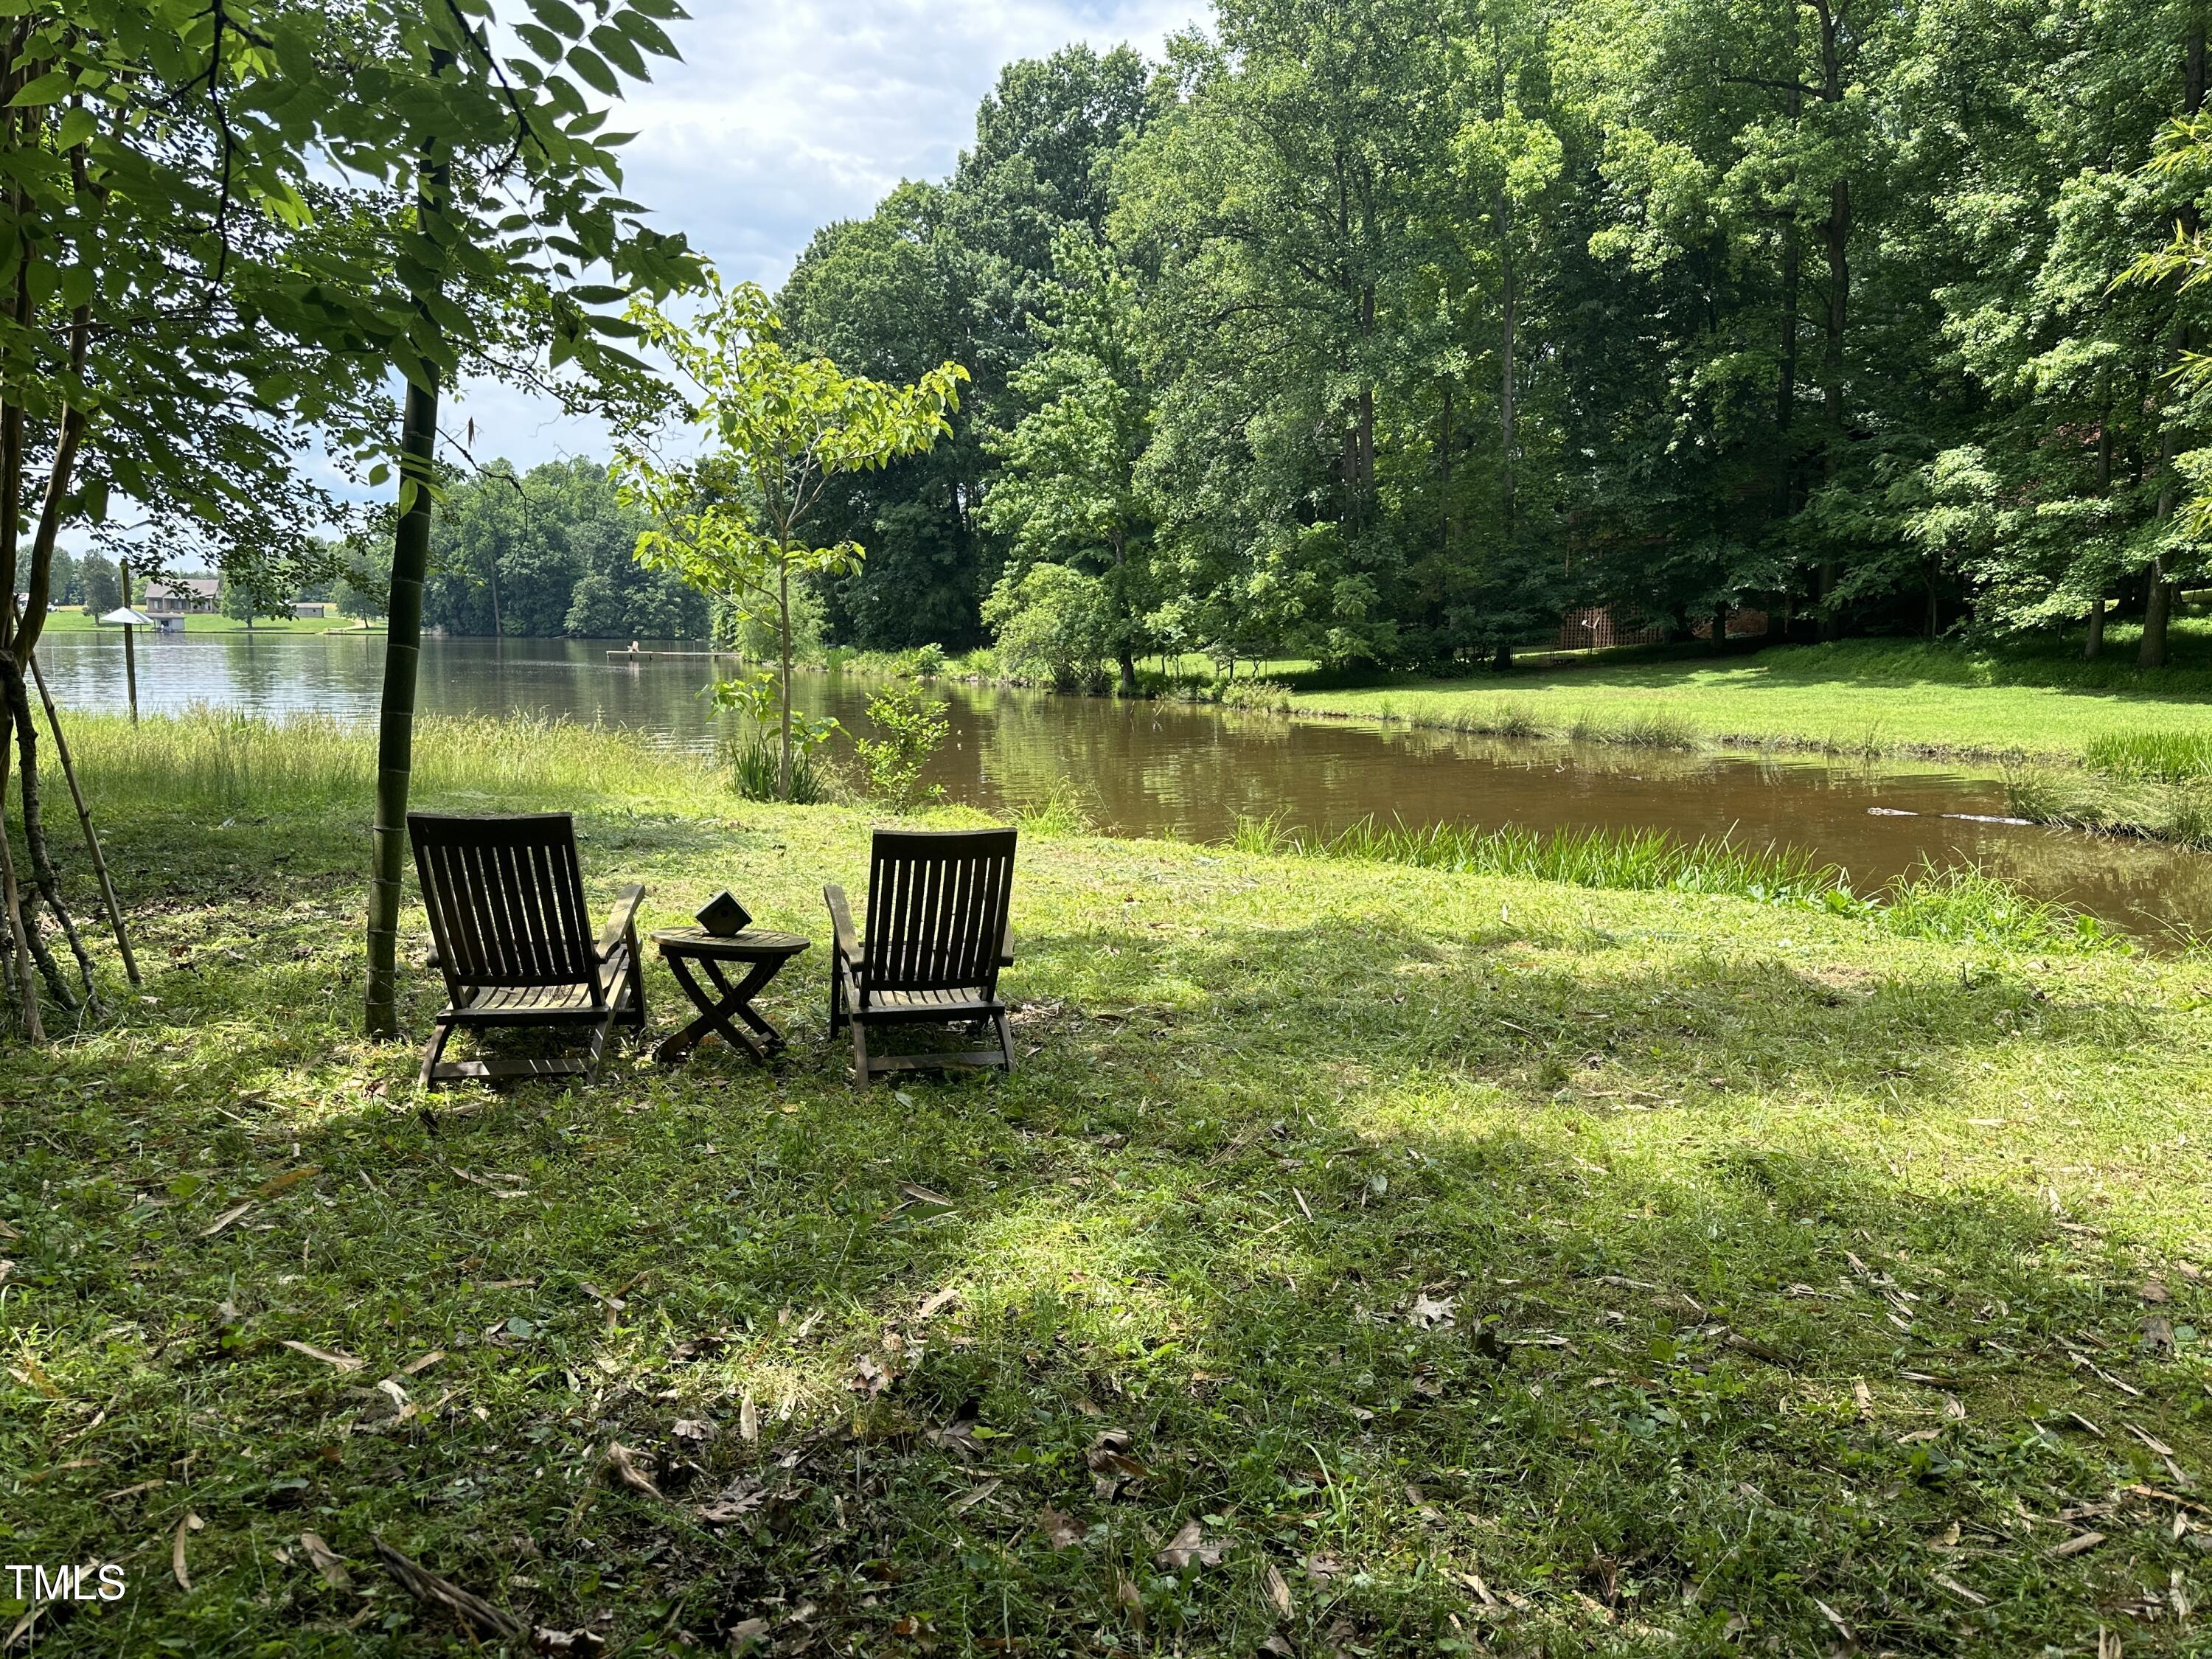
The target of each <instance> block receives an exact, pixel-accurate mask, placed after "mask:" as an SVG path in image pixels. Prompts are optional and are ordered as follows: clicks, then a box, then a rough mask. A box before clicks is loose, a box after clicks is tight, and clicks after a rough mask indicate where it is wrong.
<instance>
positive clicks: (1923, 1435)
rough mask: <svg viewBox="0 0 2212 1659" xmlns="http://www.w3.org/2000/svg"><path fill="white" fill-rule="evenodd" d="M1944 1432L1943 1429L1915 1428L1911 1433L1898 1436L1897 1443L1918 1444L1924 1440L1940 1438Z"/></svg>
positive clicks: (1905, 1444) (1903, 1444)
mask: <svg viewBox="0 0 2212 1659" xmlns="http://www.w3.org/2000/svg"><path fill="white" fill-rule="evenodd" d="M1942 1433H1943V1431H1942V1430H1941V1429H1915V1430H1913V1431H1912V1432H1911V1434H1900V1435H1899V1436H1898V1437H1897V1443H1898V1444H1899V1445H1900V1446H1916V1445H1918V1444H1919V1443H1921V1442H1922V1441H1923V1440H1936V1439H1940V1438H1942Z"/></svg>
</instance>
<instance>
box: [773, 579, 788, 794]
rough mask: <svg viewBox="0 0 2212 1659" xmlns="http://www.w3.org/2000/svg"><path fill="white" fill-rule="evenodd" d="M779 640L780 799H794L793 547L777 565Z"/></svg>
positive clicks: (777, 784)
mask: <svg viewBox="0 0 2212 1659" xmlns="http://www.w3.org/2000/svg"><path fill="white" fill-rule="evenodd" d="M776 583H777V586H776V620H777V624H778V626H777V629H776V636H777V642H778V644H779V645H780V646H781V649H782V653H783V654H782V665H783V685H782V696H781V698H780V699H779V701H780V702H781V703H782V704H783V711H782V722H783V746H782V750H781V753H780V754H779V756H778V757H777V760H776V791H775V792H776V798H777V799H780V800H783V801H786V802H788V801H789V800H790V799H791V559H790V554H789V550H785V553H784V556H783V557H782V558H781V559H780V560H779V561H778V562H777V565H776Z"/></svg>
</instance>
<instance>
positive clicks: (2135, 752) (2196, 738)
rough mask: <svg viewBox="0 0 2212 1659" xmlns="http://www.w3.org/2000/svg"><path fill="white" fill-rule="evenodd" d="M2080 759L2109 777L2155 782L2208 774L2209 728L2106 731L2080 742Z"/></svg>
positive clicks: (2211, 754) (2211, 760)
mask: <svg viewBox="0 0 2212 1659" xmlns="http://www.w3.org/2000/svg"><path fill="white" fill-rule="evenodd" d="M2081 760H2082V763H2083V764H2084V765H2086V766H2087V767H2088V768H2089V769H2091V770H2093V771H2097V772H2102V773H2105V774H2106V775H2108V776H2112V777H2121V778H2148V779H2151V780H2154V781H2156V782H2159V783H2182V782H2187V781H2191V780H2192V779H2197V778H2203V777H2212V731H2203V732H2106V733H2104V734H2103V735H2101V736H2099V737H2095V738H2091V739H2090V740H2089V741H2088V742H2087V743H2086V744H2082V745H2081Z"/></svg>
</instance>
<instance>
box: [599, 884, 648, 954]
mask: <svg viewBox="0 0 2212 1659" xmlns="http://www.w3.org/2000/svg"><path fill="white" fill-rule="evenodd" d="M644 902H645V888H644V886H643V885H642V884H641V883H638V882H632V883H630V884H629V886H627V887H625V888H623V890H622V891H621V892H619V893H617V894H616V895H615V908H614V909H613V911H612V913H611V914H610V915H608V917H607V925H606V926H605V927H602V928H600V929H599V960H600V961H601V962H605V960H606V959H607V958H608V957H610V956H611V955H612V954H613V953H614V948H615V946H616V945H620V944H621V943H622V942H623V940H624V939H627V938H629V936H630V934H631V933H635V931H636V929H637V907H638V906H639V905H641V904H642V903H644Z"/></svg>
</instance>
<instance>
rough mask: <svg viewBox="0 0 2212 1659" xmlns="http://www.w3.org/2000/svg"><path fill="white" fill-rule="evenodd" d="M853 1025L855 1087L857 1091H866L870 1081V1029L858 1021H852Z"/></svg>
mask: <svg viewBox="0 0 2212 1659" xmlns="http://www.w3.org/2000/svg"><path fill="white" fill-rule="evenodd" d="M848 1018H849V1017H848ZM851 1024H852V1027H853V1086H854V1088H855V1089H865V1088H866V1087H867V1086H868V1081H869V1079H868V1028H867V1027H866V1026H865V1025H863V1024H860V1021H859V1020H857V1019H855V1020H852V1021H851Z"/></svg>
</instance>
